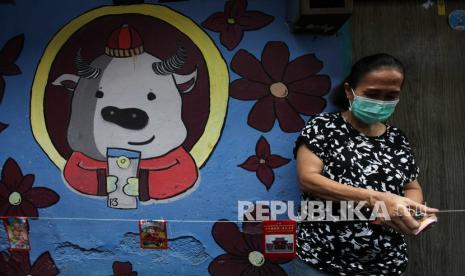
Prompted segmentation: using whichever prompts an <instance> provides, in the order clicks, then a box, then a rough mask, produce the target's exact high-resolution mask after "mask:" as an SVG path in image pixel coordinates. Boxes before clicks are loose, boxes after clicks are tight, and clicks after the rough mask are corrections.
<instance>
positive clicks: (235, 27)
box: [202, 0, 274, 50]
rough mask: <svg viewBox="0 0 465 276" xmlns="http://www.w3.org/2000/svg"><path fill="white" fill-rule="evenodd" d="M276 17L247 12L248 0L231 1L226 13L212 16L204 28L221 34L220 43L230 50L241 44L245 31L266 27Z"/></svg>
mask: <svg viewBox="0 0 465 276" xmlns="http://www.w3.org/2000/svg"><path fill="white" fill-rule="evenodd" d="M273 20H274V17H273V16H271V15H268V14H265V13H263V12H260V11H247V0H229V1H226V3H225V4H224V12H216V13H214V14H212V15H210V16H209V17H208V18H207V19H206V20H205V21H204V22H203V23H202V26H203V27H204V28H207V29H209V30H211V31H214V32H219V33H220V41H221V44H223V46H225V47H226V48H227V49H228V50H232V49H234V48H235V47H236V46H237V44H239V42H241V40H242V37H243V35H244V32H245V31H254V30H258V29H261V28H263V27H265V26H266V25H268V24H270V23H271V21H273Z"/></svg>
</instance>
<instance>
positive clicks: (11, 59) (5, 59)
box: [0, 34, 24, 65]
mask: <svg viewBox="0 0 465 276" xmlns="http://www.w3.org/2000/svg"><path fill="white" fill-rule="evenodd" d="M23 44H24V34H20V35H17V36H15V37H13V38H11V39H10V40H8V41H7V42H6V43H5V45H4V46H3V48H2V50H1V51H0V62H1V64H2V65H4V64H11V63H15V61H16V59H17V58H18V56H19V54H20V53H21V51H22V50H23Z"/></svg>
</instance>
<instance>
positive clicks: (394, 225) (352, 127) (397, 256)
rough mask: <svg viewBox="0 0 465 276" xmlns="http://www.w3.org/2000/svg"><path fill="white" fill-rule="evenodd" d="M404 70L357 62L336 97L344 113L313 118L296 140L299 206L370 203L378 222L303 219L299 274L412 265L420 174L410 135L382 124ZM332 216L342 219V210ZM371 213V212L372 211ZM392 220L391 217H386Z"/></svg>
mask: <svg viewBox="0 0 465 276" xmlns="http://www.w3.org/2000/svg"><path fill="white" fill-rule="evenodd" d="M403 82H404V68H403V65H402V64H401V62H400V61H398V60H397V59H396V58H394V57H392V56H390V55H387V54H376V55H372V56H367V57H365V58H362V59H361V60H359V61H358V62H357V63H355V64H354V65H353V67H352V69H351V72H350V74H349V76H348V77H347V78H346V80H345V82H344V83H343V85H342V86H341V89H340V91H339V92H338V93H339V94H336V95H335V98H334V99H335V103H337V104H338V105H340V106H341V108H342V109H344V111H342V112H340V113H333V114H330V113H326V114H320V115H317V116H315V117H313V118H312V119H311V120H310V121H309V122H308V123H307V125H306V126H305V127H304V129H303V130H302V133H301V135H300V136H299V137H298V139H297V141H296V146H295V149H294V156H295V158H296V159H297V173H298V177H299V182H300V188H301V190H302V200H306V201H322V202H323V203H324V204H327V203H326V201H328V200H330V201H333V202H332V207H333V210H339V208H338V207H337V206H336V205H337V204H338V203H340V201H353V202H355V204H357V203H360V202H365V203H366V205H365V208H366V210H364V211H365V214H367V212H368V211H370V210H371V211H373V209H374V208H373V207H375V204H376V203H377V202H378V203H380V202H384V206H385V207H386V208H385V209H382V208H380V209H379V208H378V209H377V210H378V211H380V210H381V211H383V210H384V211H385V212H384V213H383V212H380V213H379V214H380V215H381V214H382V215H383V218H384V219H381V224H374V223H373V222H372V221H368V220H352V221H308V220H305V221H302V222H300V223H299V224H298V227H297V255H298V258H297V260H296V274H297V275H328V274H339V275H354V274H356V275H360V274H361V275H382V274H384V275H386V274H387V275H398V274H402V273H403V272H404V271H405V269H406V266H407V262H408V256H407V246H406V243H405V239H404V235H411V234H413V233H414V232H415V230H416V229H417V228H418V227H419V223H418V221H417V220H415V219H414V218H413V217H412V216H411V215H410V213H409V209H421V210H422V211H424V212H426V214H427V215H432V216H434V213H436V212H437V211H438V210H437V209H434V208H428V207H426V206H425V205H422V204H421V203H422V202H423V195H422V189H421V187H420V184H419V183H418V181H417V176H418V173H419V169H418V167H417V166H416V163H415V159H414V156H413V153H412V151H411V148H410V145H409V143H408V140H407V138H406V137H405V135H404V134H403V133H402V132H401V131H400V130H399V129H397V128H396V127H394V126H390V125H388V124H385V123H383V122H384V121H385V120H386V119H387V118H388V117H389V116H390V115H391V114H392V113H393V111H394V109H395V106H396V104H397V103H398V101H399V96H400V94H401V88H402V84H403ZM334 214H335V215H340V214H339V213H338V211H336V212H334ZM368 214H370V213H368ZM387 215H388V216H387Z"/></svg>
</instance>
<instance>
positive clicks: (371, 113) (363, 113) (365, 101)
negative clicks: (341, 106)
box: [349, 88, 399, 124]
mask: <svg viewBox="0 0 465 276" xmlns="http://www.w3.org/2000/svg"><path fill="white" fill-rule="evenodd" d="M350 90H351V91H352V93H353V94H354V100H353V102H352V103H349V104H350V107H349V110H350V111H351V112H352V114H354V115H355V117H357V118H358V119H359V120H360V121H362V122H364V123H365V124H374V123H377V122H382V121H385V120H387V119H388V118H389V117H390V116H391V115H392V113H394V110H395V108H396V105H397V103H398V102H399V100H394V101H381V100H374V99H370V98H366V97H362V96H357V95H355V92H354V90H353V89H352V88H350Z"/></svg>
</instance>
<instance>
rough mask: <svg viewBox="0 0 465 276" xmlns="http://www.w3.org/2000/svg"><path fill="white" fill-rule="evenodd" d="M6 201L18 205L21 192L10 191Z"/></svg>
mask: <svg viewBox="0 0 465 276" xmlns="http://www.w3.org/2000/svg"><path fill="white" fill-rule="evenodd" d="M8 201H9V202H10V204H11V205H19V204H21V194H20V193H18V192H12V193H11V194H10V196H9V197H8Z"/></svg>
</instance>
